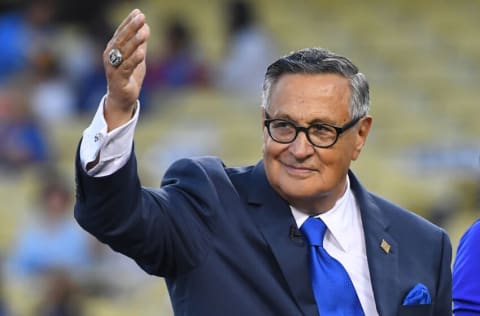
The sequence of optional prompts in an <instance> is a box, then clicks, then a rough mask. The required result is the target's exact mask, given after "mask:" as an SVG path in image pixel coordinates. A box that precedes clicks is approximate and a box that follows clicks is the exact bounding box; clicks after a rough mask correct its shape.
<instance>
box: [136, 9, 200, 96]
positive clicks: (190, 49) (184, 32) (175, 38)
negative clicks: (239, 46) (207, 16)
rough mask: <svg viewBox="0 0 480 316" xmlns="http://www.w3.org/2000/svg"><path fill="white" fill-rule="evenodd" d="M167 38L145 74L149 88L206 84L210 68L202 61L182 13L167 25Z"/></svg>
mask: <svg viewBox="0 0 480 316" xmlns="http://www.w3.org/2000/svg"><path fill="white" fill-rule="evenodd" d="M164 38H165V40H164V41H163V43H162V47H161V49H160V55H159V56H158V57H154V58H152V59H151V60H152V61H151V62H150V64H149V66H148V68H149V72H148V74H147V76H146V77H145V88H146V89H153V90H156V89H176V88H184V87H195V86H204V85H206V84H207V83H208V67H207V65H206V63H205V62H204V61H203V60H202V56H201V55H200V53H199V52H200V50H199V48H198V47H197V46H196V43H195V39H194V36H193V34H192V30H191V28H190V26H189V25H188V23H187V21H186V20H184V19H182V18H181V17H180V16H174V17H171V18H170V19H169V20H168V23H167V24H166V25H165V35H164Z"/></svg>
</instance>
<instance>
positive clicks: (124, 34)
mask: <svg viewBox="0 0 480 316" xmlns="http://www.w3.org/2000/svg"><path fill="white" fill-rule="evenodd" d="M144 25H145V16H144V15H143V13H140V14H138V15H136V16H135V17H134V18H133V19H131V20H130V22H129V23H128V24H127V25H126V26H125V27H124V29H123V30H122V31H121V32H120V33H119V34H117V35H116V36H114V37H113V38H112V39H111V40H110V42H108V44H107V47H106V48H105V51H104V52H103V61H104V65H105V66H106V67H109V68H110V66H112V65H110V63H109V54H110V51H111V50H112V49H113V48H116V49H118V50H120V53H121V54H122V58H123V59H124V60H125V59H127V58H128V57H129V56H130V55H131V54H132V52H133V51H135V49H136V48H137V47H138V45H139V44H141V43H142V42H144V41H145V40H146V39H147V38H148V36H149V34H150V30H149V28H148V26H147V28H146V29H145V30H143V31H142V32H140V34H139V35H138V37H137V38H135V36H136V34H137V32H138V31H139V30H140V29H141V28H142V27H143V26H144ZM128 41H131V42H132V43H131V44H130V45H129V49H128V50H127V54H125V43H128ZM137 41H138V43H137Z"/></svg>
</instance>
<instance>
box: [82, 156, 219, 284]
mask: <svg viewBox="0 0 480 316" xmlns="http://www.w3.org/2000/svg"><path fill="white" fill-rule="evenodd" d="M212 161H213V159H212ZM211 164H212V165H215V168H217V169H218V170H219V172H218V173H219V174H220V178H221V177H222V176H221V174H222V172H221V171H220V170H223V169H222V166H223V165H222V164H221V162H219V161H217V160H215V162H212V163H211ZM217 180H218V179H217ZM76 182H77V185H76V186H77V193H76V204H75V218H76V219H77V221H78V223H79V224H80V225H81V226H82V227H83V228H84V229H85V230H87V231H88V232H90V233H91V234H93V235H94V236H96V237H97V238H98V239H99V240H100V241H102V242H104V243H106V244H108V245H110V246H111V247H112V248H113V249H114V250H116V251H118V252H121V253H123V254H125V255H127V256H129V257H131V258H132V259H134V260H135V261H136V262H137V263H138V264H139V265H140V266H141V267H142V268H143V269H144V270H145V271H146V272H148V273H150V274H155V275H159V276H173V275H178V274H182V273H185V272H187V271H189V270H190V269H193V268H194V267H196V266H197V265H198V264H199V263H200V262H201V260H202V259H203V258H204V257H205V256H206V255H207V253H208V250H209V248H210V240H211V236H212V234H213V232H214V230H215V218H216V213H217V208H218V206H219V204H220V203H219V201H218V194H217V193H216V192H217V191H216V190H215V185H214V183H213V180H212V179H210V176H209V174H208V173H207V172H206V170H205V168H204V166H202V165H200V163H195V162H194V161H191V160H181V161H179V162H177V163H175V164H174V165H172V167H171V168H170V169H169V171H167V173H166V175H165V177H164V181H163V183H162V186H161V187H160V188H158V189H149V188H143V187H142V186H141V185H140V181H139V178H138V175H137V166H136V158H135V155H134V153H133V152H132V155H131V157H130V159H129V160H128V162H127V163H126V165H125V166H123V167H122V168H121V169H119V170H118V171H117V172H115V173H114V174H112V175H109V176H105V177H91V176H89V175H87V174H86V173H85V172H84V170H83V168H82V167H81V165H80V161H79V158H78V153H77V161H76Z"/></svg>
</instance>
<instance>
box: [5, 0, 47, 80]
mask: <svg viewBox="0 0 480 316" xmlns="http://www.w3.org/2000/svg"><path fill="white" fill-rule="evenodd" d="M19 3H20V4H19ZM54 16H55V6H54V1H53V0H35V1H32V0H27V1H18V2H16V5H15V6H12V9H11V10H5V11H4V12H0V47H1V48H2V52H1V54H0V84H2V82H3V83H4V82H7V80H9V79H11V77H12V76H14V75H16V74H18V73H20V72H23V71H29V68H28V66H29V63H30V58H31V57H32V55H33V54H34V53H35V50H36V48H37V47H43V46H44V45H45V44H48V43H50V40H51V37H52V33H54V30H55V28H54V27H53V24H52V21H53V19H54Z"/></svg>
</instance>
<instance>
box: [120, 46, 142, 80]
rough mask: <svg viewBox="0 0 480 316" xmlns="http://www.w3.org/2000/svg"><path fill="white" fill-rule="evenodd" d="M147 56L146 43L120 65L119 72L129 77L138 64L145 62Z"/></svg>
mask: <svg viewBox="0 0 480 316" xmlns="http://www.w3.org/2000/svg"><path fill="white" fill-rule="evenodd" d="M146 56H147V42H144V43H142V44H141V45H140V46H139V47H138V48H137V49H136V50H135V52H133V54H131V55H130V56H129V57H128V58H127V59H125V60H124V61H123V63H122V64H121V65H120V67H119V68H120V70H121V71H122V72H123V73H124V74H125V75H126V76H127V75H128V76H130V75H131V74H132V73H133V71H134V70H135V68H137V66H138V65H139V64H141V63H142V62H144V61H145V59H146Z"/></svg>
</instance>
